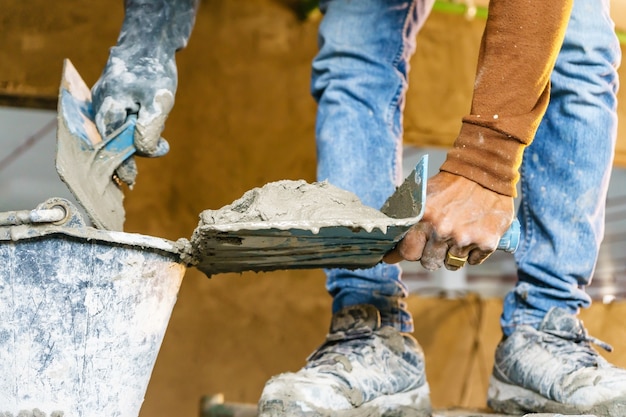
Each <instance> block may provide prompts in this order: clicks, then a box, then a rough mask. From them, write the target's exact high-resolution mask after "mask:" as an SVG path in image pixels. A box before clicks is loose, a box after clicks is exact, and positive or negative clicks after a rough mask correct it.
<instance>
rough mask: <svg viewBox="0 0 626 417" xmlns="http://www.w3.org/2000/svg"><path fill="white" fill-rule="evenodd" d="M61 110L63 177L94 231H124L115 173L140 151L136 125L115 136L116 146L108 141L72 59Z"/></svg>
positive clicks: (63, 81) (59, 169) (60, 163)
mask: <svg viewBox="0 0 626 417" xmlns="http://www.w3.org/2000/svg"><path fill="white" fill-rule="evenodd" d="M57 111H58V114H57V120H58V128H57V153H56V167H57V172H58V174H59V176H60V177H61V179H62V180H63V182H65V184H66V185H67V186H68V188H69V189H70V191H71V192H72V194H73V195H74V196H75V197H76V199H77V200H78V202H79V203H80V204H81V206H83V208H84V209H85V211H86V213H87V215H88V216H89V218H90V219H91V221H92V222H93V224H94V226H95V227H97V228H99V229H106V230H115V231H122V230H123V228H124V219H125V212H124V206H123V201H124V193H123V191H122V189H121V188H120V186H119V185H118V183H117V182H116V180H115V179H114V172H115V170H116V169H117V168H118V167H119V166H120V165H121V164H122V162H124V161H125V160H126V159H127V158H129V157H130V156H131V155H132V154H133V153H134V151H135V148H134V145H133V144H132V135H133V132H134V125H133V124H132V123H129V124H127V125H125V128H124V129H123V131H122V134H116V135H118V136H119V138H120V140H118V136H116V137H115V144H114V145H115V146H112V145H113V144H112V142H111V140H108V139H107V140H103V139H102V137H101V136H100V134H99V133H98V130H97V129H96V126H95V124H94V121H93V116H92V109H91V91H90V90H89V88H88V87H87V85H86V84H85V82H84V81H83V79H82V78H81V77H80V75H79V74H78V71H76V68H74V66H73V65H72V63H71V62H70V61H69V60H67V59H66V60H65V61H64V63H63V76H62V79H61V86H60V89H59V101H58V108H57ZM118 132H119V131H118ZM122 139H124V140H122Z"/></svg>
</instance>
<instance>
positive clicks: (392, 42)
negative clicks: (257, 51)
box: [259, 0, 432, 417]
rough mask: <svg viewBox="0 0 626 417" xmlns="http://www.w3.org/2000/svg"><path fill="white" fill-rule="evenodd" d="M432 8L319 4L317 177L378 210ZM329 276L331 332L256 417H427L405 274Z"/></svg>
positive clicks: (384, 2) (397, 161)
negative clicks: (419, 39)
mask: <svg viewBox="0 0 626 417" xmlns="http://www.w3.org/2000/svg"><path fill="white" fill-rule="evenodd" d="M431 3H432V0H412V1H400V0H358V1H355V0H335V1H322V2H321V5H320V7H321V10H322V12H323V13H324V18H323V20H322V22H321V25H320V29H319V42H320V45H319V46H320V50H319V53H318V55H317V56H316V58H315V60H314V62H313V79H312V92H313V95H314V97H315V98H316V100H317V101H318V116H317V126H316V134H317V145H318V146H317V150H318V179H319V180H328V181H329V182H330V183H332V184H334V185H336V186H339V187H341V188H344V189H346V190H348V191H352V192H354V193H355V194H356V195H357V196H358V197H359V198H360V199H361V201H362V202H363V203H364V204H366V205H369V206H372V207H375V208H380V207H381V206H382V205H383V203H384V202H385V200H386V199H387V197H389V196H390V195H391V194H392V193H393V191H394V189H395V186H396V185H397V184H398V183H399V180H400V177H401V172H402V167H401V135H402V110H403V107H404V96H405V91H406V88H407V72H408V61H409V58H410V56H411V54H412V53H413V51H414V48H415V37H416V34H417V31H418V29H419V27H420V26H421V25H422V23H423V21H424V19H425V18H426V16H427V14H428V12H429V10H430V7H431V5H432V4H431ZM327 276H328V280H327V288H328V290H329V292H330V294H331V295H332V296H333V319H332V323H331V329H330V334H329V336H328V338H327V340H326V342H325V343H324V344H323V345H322V346H321V347H320V348H319V349H318V350H317V351H316V352H314V354H313V355H311V357H310V358H309V359H308V362H307V365H306V366H305V367H304V368H303V369H302V370H300V371H299V372H297V373H288V374H282V375H279V376H278V377H275V378H273V379H272V380H270V381H269V382H268V383H267V384H266V386H265V389H264V391H263V394H262V396H261V400H260V402H259V412H260V415H261V416H263V417H267V416H283V415H289V416H300V415H333V416H341V415H343V414H341V413H342V412H347V413H354V412H355V411H354V410H355V409H358V410H359V411H362V412H363V414H364V415H365V414H367V415H371V416H382V415H383V414H384V413H386V412H393V413H394V414H393V415H397V416H403V415H405V414H404V413H405V412H406V413H411V414H410V415H411V416H422V415H424V416H426V415H429V409H430V401H429V395H428V384H427V383H426V379H425V372H424V358H423V354H422V351H421V349H420V347H419V345H418V344H417V342H416V341H415V340H414V339H413V338H412V337H411V336H410V335H407V334H403V333H402V332H409V331H411V330H412V321H411V316H410V314H409V312H408V311H407V310H406V308H405V304H404V298H405V297H406V293H407V291H406V288H405V286H404V285H403V284H402V282H401V281H400V269H399V267H398V266H397V265H380V266H377V267H375V268H372V269H367V270H358V271H348V270H329V271H327ZM307 410H308V413H307ZM390 410H393V411H390ZM309 413H310V414H309ZM350 415H354V414H350ZM406 415H409V414H406Z"/></svg>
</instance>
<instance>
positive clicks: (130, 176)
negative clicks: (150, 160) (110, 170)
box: [115, 157, 137, 190]
mask: <svg viewBox="0 0 626 417" xmlns="http://www.w3.org/2000/svg"><path fill="white" fill-rule="evenodd" d="M115 175H117V178H118V179H119V180H120V181H122V182H124V183H125V184H126V185H128V187H129V188H130V189H131V190H132V189H133V187H134V185H135V180H136V179H137V164H136V163H135V159H134V158H132V157H131V158H128V159H127V160H125V161H124V162H122V164H121V165H120V166H119V167H117V169H116V170H115Z"/></svg>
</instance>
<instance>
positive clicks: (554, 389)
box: [487, 308, 626, 417]
mask: <svg viewBox="0 0 626 417" xmlns="http://www.w3.org/2000/svg"><path fill="white" fill-rule="evenodd" d="M591 343H595V344H597V345H598V346H601V347H603V348H605V349H606V350H608V351H610V350H611V347H610V346H609V345H607V344H606V343H603V342H601V341H599V340H597V339H594V338H592V337H590V336H588V335H587V331H586V330H585V328H584V326H583V323H582V321H581V320H579V319H578V318H576V316H574V315H572V314H569V313H568V312H567V311H565V310H563V309H560V308H553V309H551V310H550V311H549V312H548V314H547V315H546V316H545V318H544V319H543V322H542V323H541V325H540V327H539V330H536V329H534V328H533V327H531V326H520V327H518V328H517V329H516V330H515V331H514V332H513V334H512V335H511V336H509V337H508V338H506V339H505V340H503V341H502V342H500V345H499V346H498V348H497V350H496V359H495V365H494V370H493V375H492V376H491V383H490V386H489V393H488V400H487V403H488V404H489V406H490V407H491V408H493V409H494V410H496V411H498V412H501V413H509V414H524V413H526V412H543V413H562V414H593V415H598V416H603V417H613V416H615V417H617V416H622V417H623V416H626V370H625V369H621V368H618V367H616V366H613V365H611V364H610V363H609V362H607V361H606V360H605V359H604V358H602V357H601V356H600V355H599V354H598V353H597V352H596V351H595V350H594V349H593V348H592V347H591Z"/></svg>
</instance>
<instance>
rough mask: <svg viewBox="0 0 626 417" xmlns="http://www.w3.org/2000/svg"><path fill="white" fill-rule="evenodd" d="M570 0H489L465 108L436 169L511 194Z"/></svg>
mask: <svg viewBox="0 0 626 417" xmlns="http://www.w3.org/2000/svg"><path fill="white" fill-rule="evenodd" d="M571 8H572V0H553V1H550V2H545V1H543V0H506V1H503V0H492V1H491V2H490V6H489V18H488V20H487V24H486V27H485V33H484V35H483V40H482V43H481V49H480V54H479V60H478V70H477V76H476V82H475V85H474V96H473V99H472V109H471V114H470V115H468V116H466V117H464V118H463V125H462V127H461V132H460V134H459V136H458V138H457V140H456V141H455V144H454V147H453V148H452V149H451V150H450V151H449V152H448V157H447V160H446V162H445V163H444V164H443V166H442V170H443V171H447V172H450V173H453V174H458V175H462V176H464V177H466V178H469V179H471V180H473V181H475V182H477V183H479V184H481V185H482V186H483V187H486V188H488V189H491V190H492V191H495V192H497V193H500V194H504V195H509V196H514V195H515V184H516V183H517V181H518V179H519V174H518V169H519V166H520V165H521V160H522V155H523V151H524V148H525V147H526V146H527V145H529V144H530V143H531V142H532V139H533V137H534V135H535V132H536V130H537V128H538V126H539V123H540V121H541V118H542V117H543V115H544V113H545V111H546V108H547V106H548V102H549V95H550V74H551V72H552V69H553V67H554V64H555V61H556V57H557V55H558V52H559V49H560V47H561V44H562V42H563V37H564V36H565V29H566V27H567V22H568V20H569V15H570V12H571Z"/></svg>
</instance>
